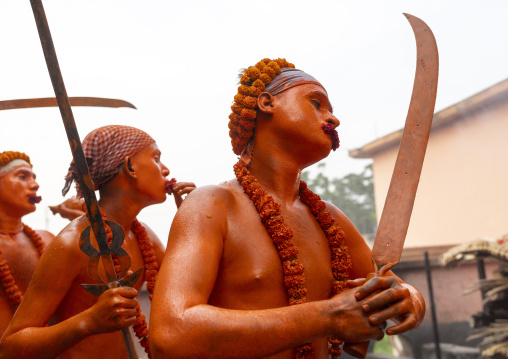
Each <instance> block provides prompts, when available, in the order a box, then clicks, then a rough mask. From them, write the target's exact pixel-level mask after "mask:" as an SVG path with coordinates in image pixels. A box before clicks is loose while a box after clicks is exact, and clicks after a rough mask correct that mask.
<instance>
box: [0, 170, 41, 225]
mask: <svg viewBox="0 0 508 359" xmlns="http://www.w3.org/2000/svg"><path fill="white" fill-rule="evenodd" d="M38 189H39V184H38V183H37V182H36V181H35V173H33V171H32V167H30V166H29V165H28V164H26V165H21V166H18V167H16V168H14V169H13V170H12V171H10V172H8V173H6V174H4V175H3V176H2V177H0V209H1V210H7V211H8V212H7V213H9V214H11V215H15V216H19V217H22V216H24V215H26V214H28V213H31V212H34V211H35V203H34V201H33V198H34V197H36V194H37V190H38Z"/></svg>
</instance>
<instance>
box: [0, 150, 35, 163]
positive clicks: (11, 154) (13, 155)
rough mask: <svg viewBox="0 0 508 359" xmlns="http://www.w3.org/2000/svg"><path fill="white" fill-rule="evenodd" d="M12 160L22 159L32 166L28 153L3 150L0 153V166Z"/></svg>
mask: <svg viewBox="0 0 508 359" xmlns="http://www.w3.org/2000/svg"><path fill="white" fill-rule="evenodd" d="M14 160H23V161H25V162H27V163H28V164H29V165H30V166H32V164H31V163H30V157H28V155H27V154H25V153H23V152H16V151H4V152H2V153H0V167H3V166H5V165H6V164H8V163H9V162H12V161H14Z"/></svg>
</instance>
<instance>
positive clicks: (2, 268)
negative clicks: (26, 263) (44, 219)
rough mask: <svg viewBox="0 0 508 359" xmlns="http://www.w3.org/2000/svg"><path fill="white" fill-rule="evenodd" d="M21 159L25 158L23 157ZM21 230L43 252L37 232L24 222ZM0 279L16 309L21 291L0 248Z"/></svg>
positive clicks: (43, 245)
mask: <svg viewBox="0 0 508 359" xmlns="http://www.w3.org/2000/svg"><path fill="white" fill-rule="evenodd" d="M4 153H5V152H4ZM17 153H19V152H17ZM25 156H26V155H25ZM27 157H28V156H27ZM21 159H23V160H25V159H24V158H21ZM25 161H26V160H25ZM9 162H10V161H9ZM27 162H28V161H27ZM23 232H24V233H25V234H26V235H27V236H28V238H30V240H31V241H32V242H33V244H34V245H35V247H37V251H38V252H39V255H41V256H42V252H44V249H45V248H46V245H45V244H44V242H43V240H42V238H41V236H40V235H39V234H38V233H37V232H35V231H34V230H33V229H32V228H30V227H28V226H27V225H26V224H23ZM0 281H1V282H2V288H3V290H4V292H5V294H6V295H7V299H8V300H9V303H10V304H11V306H12V308H13V309H14V311H16V309H17V308H18V306H19V304H20V303H21V300H22V299H23V294H21V291H20V290H19V288H18V285H17V284H16V281H15V280H14V277H13V276H12V273H11V270H10V268H9V264H7V261H6V260H5V258H4V256H3V253H2V250H0Z"/></svg>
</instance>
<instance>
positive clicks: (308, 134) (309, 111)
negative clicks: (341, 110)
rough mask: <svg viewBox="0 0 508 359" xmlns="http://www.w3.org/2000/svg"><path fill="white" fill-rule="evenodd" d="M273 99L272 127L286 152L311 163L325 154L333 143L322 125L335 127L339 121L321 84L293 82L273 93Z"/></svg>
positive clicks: (326, 154)
mask: <svg viewBox="0 0 508 359" xmlns="http://www.w3.org/2000/svg"><path fill="white" fill-rule="evenodd" d="M273 103H274V107H273V108H274V110H273V111H274V112H273V116H272V119H273V120H274V124H273V125H274V126H275V129H274V130H276V131H277V137H279V138H281V139H282V144H283V146H284V147H286V148H287V149H289V150H290V151H289V152H292V153H293V154H295V155H296V156H299V157H301V158H302V159H303V160H304V161H306V162H311V163H315V162H317V161H319V160H321V159H323V158H325V157H326V156H328V154H329V153H330V150H331V149H332V145H333V144H334V143H332V137H331V136H330V135H329V134H327V133H325V131H324V130H323V125H325V126H326V125H330V126H331V128H332V129H333V130H334V129H335V128H336V127H338V126H339V124H340V122H339V120H338V119H337V118H336V117H335V116H334V115H333V108H332V105H331V103H330V100H329V99H328V94H327V93H326V91H325V89H324V88H323V87H322V86H320V85H318V84H302V85H298V86H295V87H293V88H290V89H288V90H286V91H284V92H282V93H280V94H278V95H276V96H274V99H273ZM330 126H328V127H330ZM308 164H309V163H306V165H308Z"/></svg>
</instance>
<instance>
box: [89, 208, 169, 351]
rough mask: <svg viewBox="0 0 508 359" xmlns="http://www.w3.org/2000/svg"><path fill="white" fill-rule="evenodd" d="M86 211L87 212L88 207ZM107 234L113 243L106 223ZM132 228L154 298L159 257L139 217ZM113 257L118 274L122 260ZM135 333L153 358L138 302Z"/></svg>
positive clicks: (104, 215)
mask: <svg viewBox="0 0 508 359" xmlns="http://www.w3.org/2000/svg"><path fill="white" fill-rule="evenodd" d="M84 208H85V212H86V207H84ZM100 211H101V215H102V218H103V220H106V219H107V218H106V214H105V213H104V211H103V210H102V208H101V209H100ZM105 227H106V234H107V237H108V243H109V244H110V245H111V241H112V240H113V232H112V231H111V228H110V227H109V226H108V225H107V224H106V223H105ZM131 230H132V232H133V233H134V235H135V236H136V238H137V240H138V245H139V248H140V249H141V255H142V256H143V267H144V269H145V280H146V289H147V291H148V293H149V294H150V296H149V298H150V300H152V295H153V288H154V286H155V279H156V277H157V274H158V273H159V264H158V263H157V257H156V255H155V250H154V248H153V244H152V242H151V241H150V239H149V238H148V235H147V232H146V229H145V227H143V225H142V224H141V223H139V221H138V220H137V219H134V221H133V222H132V226H131ZM112 257H113V264H114V265H115V270H116V274H117V275H118V274H119V273H120V270H121V266H120V261H119V260H118V258H117V257H116V256H115V255H112ZM132 328H133V330H134V333H136V337H138V339H139V343H140V345H141V346H142V347H143V349H144V350H145V352H146V354H147V355H148V358H149V359H150V358H151V354H150V347H149V344H148V325H147V322H146V317H145V316H144V314H142V313H141V307H140V305H139V303H138V306H137V308H136V322H135V323H134V325H133V326H132Z"/></svg>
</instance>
